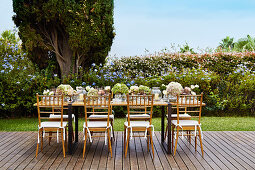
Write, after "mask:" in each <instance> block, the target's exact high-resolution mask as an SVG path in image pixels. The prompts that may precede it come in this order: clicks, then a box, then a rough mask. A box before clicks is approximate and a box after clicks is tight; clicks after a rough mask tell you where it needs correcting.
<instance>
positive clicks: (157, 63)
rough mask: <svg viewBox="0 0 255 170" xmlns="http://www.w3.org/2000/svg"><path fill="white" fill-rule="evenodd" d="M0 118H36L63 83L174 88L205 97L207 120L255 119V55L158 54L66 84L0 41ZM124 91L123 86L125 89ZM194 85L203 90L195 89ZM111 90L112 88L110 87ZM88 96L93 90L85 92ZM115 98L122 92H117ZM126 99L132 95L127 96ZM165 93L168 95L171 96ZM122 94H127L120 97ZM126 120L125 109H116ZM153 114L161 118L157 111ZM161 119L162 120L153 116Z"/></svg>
mask: <svg viewBox="0 0 255 170" xmlns="http://www.w3.org/2000/svg"><path fill="white" fill-rule="evenodd" d="M0 57H1V60H0V62H1V65H0V85H1V86H0V112H1V116H2V117H9V116H35V115H37V112H36V108H35V107H34V106H33V104H34V103H35V102H36V98H35V95H36V93H42V92H43V91H44V90H45V89H52V88H55V87H57V86H59V85H60V84H61V83H63V84H69V85H70V86H72V88H75V87H76V86H82V87H86V86H88V87H95V86H98V87H101V86H111V87H113V86H114V85H115V84H117V83H121V84H124V85H125V86H126V87H125V89H126V91H127V90H128V88H127V87H132V88H131V89H133V90H132V91H134V92H135V91H136V90H137V88H138V87H139V86H140V85H143V86H148V87H150V88H152V87H160V89H161V90H162V91H163V90H166V86H163V85H162V84H165V85H167V84H169V83H170V82H178V83H180V84H181V85H182V87H190V88H191V90H192V91H194V92H196V93H197V94H200V93H201V92H203V93H204V102H205V103H206V107H205V108H204V111H203V113H205V114H206V115H216V116H217V115H225V116H226V115H228V114H229V113H231V114H236V115H240V116H241V115H253V116H254V113H255V88H254V87H255V76H254V74H255V53H253V52H245V53H213V54H186V53H185V54H180V53H176V54H173V53H163V52H162V53H158V54H153V55H148V56H140V57H139V56H135V57H123V58H121V59H107V62H106V64H105V65H95V64H93V65H92V66H91V68H90V69H89V70H87V71H82V70H80V73H78V74H76V75H70V76H68V77H66V78H65V79H63V80H61V79H60V78H59V77H58V75H57V74H54V70H55V69H54V65H52V64H49V66H48V68H46V69H45V70H39V69H38V68H37V67H36V66H35V65H33V64H32V63H31V62H30V61H29V60H28V59H27V57H26V54H25V52H23V51H22V50H21V45H20V44H19V43H18V41H9V40H8V41H7V40H6V39H0ZM124 85H123V86H124ZM191 85H199V88H194V89H192V86H191ZM107 88H108V89H109V87H107ZM86 90H87V91H89V89H87V88H86ZM112 91H113V92H114V91H115V92H116V91H117V88H112ZM126 91H125V92H124V93H127V92H126ZM166 92H167V91H165V92H164V93H166ZM121 93H122V92H121ZM114 110H115V114H116V115H117V116H118V115H123V112H124V111H125V109H124V108H121V107H120V108H118V109H114ZM154 113H160V112H159V111H155V112H154ZM154 116H157V114H154Z"/></svg>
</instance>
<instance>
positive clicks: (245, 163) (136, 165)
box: [0, 132, 255, 170]
mask: <svg viewBox="0 0 255 170" xmlns="http://www.w3.org/2000/svg"><path fill="white" fill-rule="evenodd" d="M155 134H156V135H155V136H154V147H155V158H154V160H153V159H152V155H151V153H150V152H148V151H147V146H146V140H145V139H143V138H135V139H133V140H131V144H130V150H129V153H128V156H127V158H124V157H123V132H116V139H117V140H116V141H115V142H114V143H113V158H111V157H110V154H109V153H108V149H107V145H105V144H104V138H100V139H99V138H95V139H94V140H93V143H92V145H90V144H88V145H87V150H86V151H87V152H86V158H85V159H83V158H82V147H83V141H82V140H81V139H82V134H81V133H80V136H79V144H78V146H77V148H76V150H75V153H74V154H73V155H67V156H66V158H63V154H62V148H61V143H59V144H57V143H56V140H53V141H52V144H51V146H49V145H48V142H47V141H45V142H44V144H45V145H44V150H43V153H41V152H39V154H38V157H37V159H36V158H35V150H36V141H37V133H36V132H0V169H1V170H2V169H117V170H118V169H170V168H171V169H206V170H209V169H231V170H232V169H255V132H204V139H203V146H204V153H205V155H204V158H202V157H201V152H200V147H198V151H197V152H195V149H194V139H193V141H192V143H191V144H189V143H188V141H187V140H186V139H184V140H179V146H178V148H177V154H176V156H172V155H167V154H166V153H165V151H164V150H163V149H162V147H161V145H160V132H156V133H155ZM180 139H181V138H180ZM198 143H199V142H198Z"/></svg>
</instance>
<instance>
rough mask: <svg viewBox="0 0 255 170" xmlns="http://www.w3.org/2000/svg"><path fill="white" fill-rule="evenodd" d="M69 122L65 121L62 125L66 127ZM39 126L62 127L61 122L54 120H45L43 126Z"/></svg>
mask: <svg viewBox="0 0 255 170" xmlns="http://www.w3.org/2000/svg"><path fill="white" fill-rule="evenodd" d="M66 126H67V122H63V126H62V127H66ZM39 128H61V122H52V121H45V122H42V123H41V127H39Z"/></svg>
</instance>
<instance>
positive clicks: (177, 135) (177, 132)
mask: <svg viewBox="0 0 255 170" xmlns="http://www.w3.org/2000/svg"><path fill="white" fill-rule="evenodd" d="M178 138H179V127H177V131H176V140H175V145H174V156H175V153H176V149H177V142H178Z"/></svg>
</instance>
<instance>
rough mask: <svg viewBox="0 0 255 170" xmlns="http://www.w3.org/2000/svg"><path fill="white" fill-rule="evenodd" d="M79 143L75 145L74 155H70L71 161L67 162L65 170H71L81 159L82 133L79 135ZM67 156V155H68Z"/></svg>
mask: <svg viewBox="0 0 255 170" xmlns="http://www.w3.org/2000/svg"><path fill="white" fill-rule="evenodd" d="M78 141H79V143H78V144H77V145H78V146H77V149H76V151H75V152H74V155H72V158H71V160H70V161H69V163H68V165H67V166H66V169H72V168H74V167H75V166H76V163H77V161H78V159H79V158H80V157H82V152H83V142H84V141H83V134H82V132H80V133H79V139H78ZM68 156H69V155H68Z"/></svg>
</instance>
